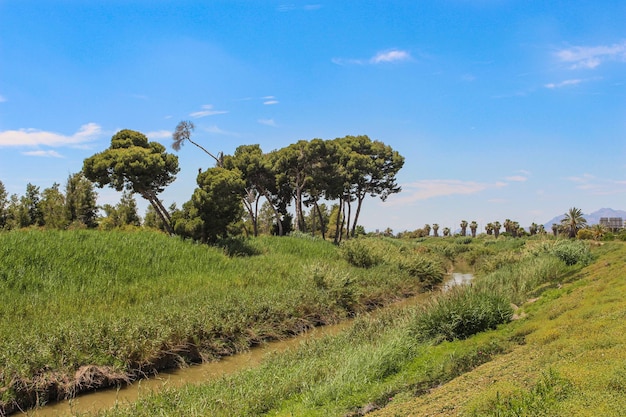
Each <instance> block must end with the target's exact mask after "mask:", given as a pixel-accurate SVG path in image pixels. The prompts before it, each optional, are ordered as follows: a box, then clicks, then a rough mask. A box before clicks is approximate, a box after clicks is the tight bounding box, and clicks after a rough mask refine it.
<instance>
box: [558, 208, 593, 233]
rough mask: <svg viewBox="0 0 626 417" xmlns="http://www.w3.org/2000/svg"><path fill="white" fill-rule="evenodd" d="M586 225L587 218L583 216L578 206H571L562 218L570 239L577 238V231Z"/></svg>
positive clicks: (562, 223) (562, 225)
mask: <svg viewBox="0 0 626 417" xmlns="http://www.w3.org/2000/svg"><path fill="white" fill-rule="evenodd" d="M585 226H587V220H585V218H584V217H583V212H582V210H581V209H579V208H576V207H572V208H570V209H569V210H568V211H567V213H565V217H564V218H563V220H561V227H562V228H563V230H565V232H567V233H568V235H569V237H570V239H572V238H575V237H576V233H578V231H579V230H580V229H582V228H584V227H585Z"/></svg>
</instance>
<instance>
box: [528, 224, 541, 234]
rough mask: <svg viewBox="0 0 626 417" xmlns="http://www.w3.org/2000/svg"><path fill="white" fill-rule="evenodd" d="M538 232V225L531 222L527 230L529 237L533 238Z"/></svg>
mask: <svg viewBox="0 0 626 417" xmlns="http://www.w3.org/2000/svg"><path fill="white" fill-rule="evenodd" d="M538 231H539V225H538V224H537V223H535V222H532V223H531V225H530V227H529V228H528V233H529V234H530V235H531V236H534V235H536V234H537V232H538Z"/></svg>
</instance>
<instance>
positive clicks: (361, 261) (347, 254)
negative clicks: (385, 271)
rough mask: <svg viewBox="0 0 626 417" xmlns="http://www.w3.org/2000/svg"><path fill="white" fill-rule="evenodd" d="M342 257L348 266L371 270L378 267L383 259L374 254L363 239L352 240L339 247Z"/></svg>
mask: <svg viewBox="0 0 626 417" xmlns="http://www.w3.org/2000/svg"><path fill="white" fill-rule="evenodd" d="M340 250H341V255H342V257H343V258H344V259H345V260H346V261H348V263H349V264H350V265H354V266H356V267H359V268H371V267H373V266H376V265H379V264H380V263H381V262H382V261H383V259H382V257H381V256H379V255H378V254H376V253H375V252H374V251H373V250H372V249H371V247H370V246H368V245H367V243H366V241H365V240H364V239H352V240H348V241H345V242H343V243H342V244H341V246H340Z"/></svg>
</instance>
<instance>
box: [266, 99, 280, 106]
mask: <svg viewBox="0 0 626 417" xmlns="http://www.w3.org/2000/svg"><path fill="white" fill-rule="evenodd" d="M263 104H265V105H266V106H270V105H272V104H278V100H267V101H264V102H263Z"/></svg>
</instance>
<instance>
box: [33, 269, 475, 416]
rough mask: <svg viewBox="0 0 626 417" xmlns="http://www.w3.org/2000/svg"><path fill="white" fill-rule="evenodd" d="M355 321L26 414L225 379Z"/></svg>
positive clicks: (61, 411)
mask: <svg viewBox="0 0 626 417" xmlns="http://www.w3.org/2000/svg"><path fill="white" fill-rule="evenodd" d="M472 278H473V275H472V274H470V273H456V272H455V273H451V274H448V279H447V280H446V282H445V284H444V285H443V287H442V290H443V291H445V290H447V289H449V288H452V287H453V286H456V285H464V284H466V283H468V282H469V281H470V280H471V279H472ZM429 297H430V294H428V293H424V294H419V295H417V296H415V297H411V298H407V299H405V300H402V301H400V302H398V303H395V304H392V305H390V306H388V307H385V309H388V308H400V307H403V306H408V305H412V304H417V303H420V302H424V301H426V300H427V299H428V298H429ZM381 310H384V309H381ZM372 314H377V312H373V313H372ZM351 322H352V321H351V320H347V321H344V322H341V323H339V324H334V325H328V326H323V327H318V328H315V329H312V330H310V331H308V332H306V333H303V334H302V335H299V336H297V337H294V338H291V339H287V340H281V341H277V342H269V343H266V344H264V345H262V346H259V347H256V348H253V349H250V350H249V351H247V352H243V353H239V354H237V355H233V356H227V357H224V358H223V359H221V360H219V361H217V362H208V363H204V364H199V365H192V366H189V367H187V368H181V369H171V370H167V371H162V372H160V373H159V374H158V375H157V376H155V377H153V378H149V379H143V380H140V381H137V382H135V383H133V384H130V385H128V386H123V387H121V388H119V389H116V388H112V389H105V390H99V391H95V392H92V393H86V394H82V395H80V396H78V397H76V398H74V399H71V400H66V401H61V402H58V403H54V404H51V405H46V406H44V407H41V408H37V409H34V410H29V411H28V412H27V413H26V414H27V415H29V416H33V417H59V416H72V415H74V414H76V413H81V414H84V413H95V412H97V411H100V410H105V409H108V408H112V407H114V406H116V405H120V406H123V405H125V404H129V403H132V402H134V401H137V399H138V398H139V397H141V396H144V395H146V394H149V393H151V392H158V391H160V390H162V389H164V388H166V387H179V386H182V385H184V384H188V383H191V384H193V383H202V382H207V381H211V380H215V379H218V378H220V377H222V376H225V375H228V374H232V373H235V372H237V371H241V370H244V369H247V368H251V367H254V366H257V365H259V364H260V363H261V361H262V360H263V358H264V357H265V356H266V355H268V354H270V353H275V352H283V351H285V350H287V349H289V348H295V347H297V346H298V345H300V344H301V343H303V342H305V341H307V340H310V339H317V338H321V337H323V336H326V335H333V334H337V333H339V332H340V331H342V330H344V329H345V328H346V327H348V326H349V325H350V324H351Z"/></svg>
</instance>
